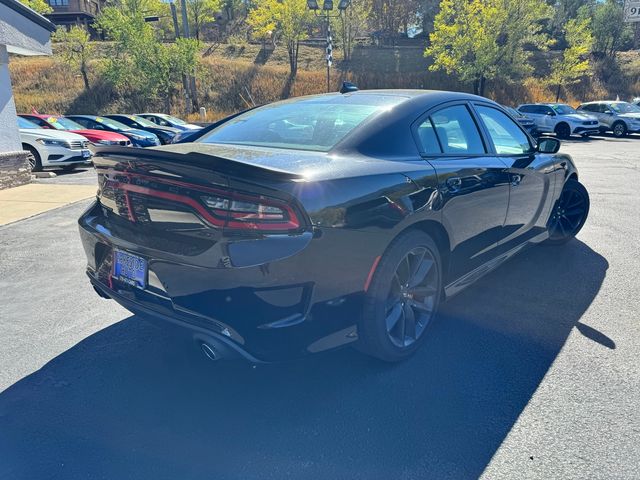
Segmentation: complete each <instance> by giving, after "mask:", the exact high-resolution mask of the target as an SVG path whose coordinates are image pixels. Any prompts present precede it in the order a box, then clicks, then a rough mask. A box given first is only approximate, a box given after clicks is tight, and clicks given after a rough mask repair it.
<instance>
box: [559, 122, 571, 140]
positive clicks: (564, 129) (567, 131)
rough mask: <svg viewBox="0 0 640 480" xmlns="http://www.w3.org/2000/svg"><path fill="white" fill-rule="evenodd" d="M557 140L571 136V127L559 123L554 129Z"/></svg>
mask: <svg viewBox="0 0 640 480" xmlns="http://www.w3.org/2000/svg"><path fill="white" fill-rule="evenodd" d="M555 133H556V135H557V136H558V138H569V137H570V136H571V127H570V126H569V125H568V124H566V123H559V124H558V125H557V126H556V128H555Z"/></svg>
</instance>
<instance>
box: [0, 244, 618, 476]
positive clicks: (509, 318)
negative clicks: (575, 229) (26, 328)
mask: <svg viewBox="0 0 640 480" xmlns="http://www.w3.org/2000/svg"><path fill="white" fill-rule="evenodd" d="M607 268H608V263H607V261H606V260H605V258H603V257H602V256H600V255H599V254H598V253H596V252H594V251H593V250H592V249H591V248H589V247H588V246H587V245H585V244H584V243H582V242H580V241H578V240H574V241H571V242H570V243H568V244H567V245H565V246H563V247H536V248H532V249H529V250H527V251H525V252H524V253H523V254H521V255H520V256H518V257H517V258H515V259H514V260H513V261H511V262H510V263H508V264H506V265H505V266H503V267H501V268H500V269H498V270H497V271H495V272H493V273H492V274H490V275H488V276H487V277H485V278H484V279H482V280H481V281H480V282H479V283H478V284H476V285H474V286H472V287H470V288H469V289H467V290H466V291H465V292H463V293H461V294H460V295H459V296H457V297H455V298H454V299H452V300H450V301H449V302H447V303H446V304H444V305H443V308H442V311H441V314H440V316H439V318H438V320H437V322H436V323H435V324H434V325H433V326H432V331H431V332H430V336H429V338H428V339H427V341H426V342H425V344H424V345H423V347H422V348H421V349H420V350H419V351H418V352H417V354H416V355H415V356H414V357H412V358H411V359H409V360H408V361H406V362H403V363H400V364H396V365H387V364H382V363H380V362H378V361H375V360H372V359H369V358H367V357H364V356H362V355H360V354H358V353H357V352H355V351H354V350H353V349H343V350H340V351H334V352H328V353H326V354H321V355H315V356H310V357H307V358H305V359H302V360H299V361H293V362H288V363H283V364H274V365H257V366H252V365H249V364H247V363H245V362H243V361H226V362H225V361H220V362H217V363H212V362H211V361H209V360H206V359H205V358H204V356H203V355H202V354H201V353H200V352H199V351H198V349H196V348H194V346H193V343H192V341H191V339H190V337H189V336H188V335H187V334H185V333H184V332H183V331H182V330H180V329H177V328H176V327H171V326H169V325H163V324H157V323H150V322H147V321H145V320H144V319H141V318H139V317H129V318H127V319H124V320H123V321H121V322H119V323H117V324H115V325H113V326H110V327H108V328H106V329H104V330H102V331H100V332H97V333H95V334H94V335H92V336H90V337H88V338H86V339H85V340H83V341H82V342H80V343H79V344H77V345H76V346H74V347H73V348H71V349H69V350H67V351H66V352H64V353H62V354H61V355H59V356H58V357H56V358H55V359H53V360H51V361H50V362H49V363H47V364H46V365H45V366H44V367H43V368H42V369H41V370H39V371H37V372H35V373H33V374H31V375H29V376H27V377H25V378H24V379H22V380H20V381H19V382H17V383H15V384H14V385H12V386H11V387H9V388H8V389H7V390H5V391H4V392H2V393H1V394H0V452H2V453H1V455H0V456H1V457H2V460H1V461H0V478H12V479H35V478H64V479H76V478H108V479H116V478H121V479H123V478H127V479H138V478H140V479H154V480H156V479H204V478H206V479H212V478H216V479H227V478H242V479H252V478H260V479H269V478H273V479H282V478H305V479H310V478H320V479H329V478H350V479H359V478H362V479H378V478H380V479H390V478H438V479H444V478H456V479H460V478H477V477H478V476H479V475H480V474H481V473H482V472H483V470H484V469H485V468H486V466H487V464H488V463H489V461H490V460H491V458H492V456H493V455H494V453H495V452H496V450H497V449H498V447H499V446H500V444H501V443H502V441H503V440H504V438H505V436H506V435H507V434H508V433H509V431H510V429H511V428H512V426H513V425H514V423H515V422H516V420H517V419H518V416H519V415H520V414H521V412H522V411H523V409H524V408H525V407H526V405H527V403H528V402H529V400H530V398H531V396H532V395H533V393H534V392H535V390H536V388H537V387H538V385H539V384H540V382H541V380H542V378H543V377H544V375H545V374H546V372H547V371H548V369H549V367H550V366H551V364H552V363H553V361H554V360H555V358H556V356H557V355H558V352H559V351H560V349H561V348H562V346H563V345H564V343H565V341H566V339H567V337H568V335H569V334H570V333H571V331H572V329H573V327H574V326H577V325H578V326H579V328H580V332H581V333H582V334H583V335H584V336H582V335H580V337H579V339H576V341H582V340H584V341H589V342H590V341H595V342H598V343H600V344H602V348H615V343H614V341H613V340H612V339H609V338H607V337H605V336H604V335H603V334H601V333H599V332H597V331H596V330H594V329H593V328H591V327H588V326H586V325H582V324H579V323H578V322H579V320H580V318H581V316H582V315H583V313H584V312H585V310H586V309H587V308H588V307H589V305H590V304H591V302H592V301H593V299H594V297H595V296H596V295H597V293H598V291H599V289H600V286H601V284H602V282H603V279H604V277H605V275H606V271H607ZM96 301H103V300H99V299H97V298H96ZM530 454H532V453H530V452H522V455H523V456H525V458H528V457H529V455H530Z"/></svg>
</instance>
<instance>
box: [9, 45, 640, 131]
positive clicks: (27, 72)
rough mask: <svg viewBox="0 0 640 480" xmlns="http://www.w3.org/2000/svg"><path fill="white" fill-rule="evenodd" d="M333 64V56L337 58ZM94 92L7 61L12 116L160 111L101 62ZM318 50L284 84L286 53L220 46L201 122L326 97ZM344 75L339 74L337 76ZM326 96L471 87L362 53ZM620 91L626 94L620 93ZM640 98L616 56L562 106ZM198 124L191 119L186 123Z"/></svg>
mask: <svg viewBox="0 0 640 480" xmlns="http://www.w3.org/2000/svg"><path fill="white" fill-rule="evenodd" d="M338 56H339V53H338ZM551 56H552V55H551V54H549V53H547V54H544V55H540V56H539V58H538V57H536V61H535V62H534V66H535V67H536V70H537V73H536V74H537V75H538V76H543V75H544V71H545V69H547V68H548V61H549V59H550V58H551ZM91 67H92V68H91V70H92V72H91V79H92V82H93V88H92V89H91V91H89V92H86V91H84V89H83V85H82V80H81V78H80V77H79V75H77V74H76V73H75V72H73V71H71V69H70V68H69V67H68V66H66V65H64V64H62V63H60V62H59V61H58V60H56V58H55V57H54V58H34V57H29V58H19V57H12V58H11V62H10V70H11V76H12V81H13V86H14V93H15V99H16V107H17V109H18V111H20V112H25V111H30V110H31V108H32V107H33V108H36V109H37V110H38V111H41V112H48V113H49V112H50V113H107V112H114V111H122V112H131V111H132V110H133V105H135V104H138V105H139V104H140V103H141V101H142V100H145V101H144V102H142V103H144V104H145V105H146V106H147V108H148V109H153V110H162V109H163V105H162V102H160V101H157V102H147V101H146V99H132V98H126V97H123V96H118V95H116V94H115V93H114V91H113V89H112V88H110V86H109V85H108V84H106V83H105V82H104V81H103V80H102V79H101V77H100V75H99V74H98V72H99V68H98V67H99V62H98V61H96V62H94V63H93V64H92V66H91ZM323 67H324V63H323V51H322V49H321V48H315V47H308V46H302V47H301V49H300V62H299V71H298V75H297V76H296V78H295V79H291V78H290V76H289V68H288V59H287V54H286V49H285V48H283V47H278V48H276V49H275V51H273V52H268V54H265V53H264V52H263V51H261V46H260V45H248V44H238V45H220V46H219V47H218V49H216V50H215V51H214V52H213V53H212V54H211V55H209V56H207V57H205V58H203V60H202V68H201V73H200V75H199V79H198V90H199V95H200V99H199V100H200V103H201V104H202V105H203V106H205V107H206V109H207V120H215V119H218V118H220V117H222V116H224V115H227V114H229V113H232V112H236V111H238V110H241V109H244V108H247V106H248V105H251V104H252V103H253V102H255V104H263V103H267V102H271V101H274V100H279V99H282V98H287V97H290V96H299V95H308V94H314V93H322V92H324V91H326V71H325V70H324V68H323ZM341 67H344V68H341ZM331 75H332V77H331V85H332V89H335V90H337V89H338V87H339V85H340V83H341V81H342V80H345V79H348V80H351V81H353V82H355V83H356V84H357V85H358V86H359V87H360V88H363V89H371V88H425V89H435V90H459V91H469V85H465V84H462V83H460V82H459V81H458V80H457V79H456V78H453V77H451V76H448V75H445V74H443V73H441V72H430V71H428V60H427V59H425V58H424V57H423V56H422V48H420V47H415V48H414V47H409V48H399V49H391V48H382V49H378V48H372V47H367V48H361V49H358V50H356V52H355V53H354V56H353V61H352V62H351V64H350V65H348V66H346V65H340V62H337V63H336V68H333V69H332V71H331ZM623 86H625V87H626V88H623ZM485 94H486V95H487V96H488V97H490V98H494V99H495V100H497V101H499V102H501V103H505V104H518V103H521V102H529V101H551V100H555V89H553V88H550V87H548V86H545V85H544V84H543V83H542V82H541V81H540V80H537V79H533V78H532V79H529V80H527V81H524V82H512V83H495V82H490V83H489V84H488V86H487V92H486V93H485ZM638 94H640V57H639V56H638V54H637V53H635V52H628V53H624V54H621V55H620V58H619V61H618V63H617V64H614V65H613V66H612V65H611V64H604V65H598V66H597V67H596V68H594V75H593V76H592V77H590V78H585V79H584V80H583V81H582V82H580V83H579V84H576V85H573V86H571V88H569V89H568V91H565V90H564V89H563V91H562V100H563V101H566V102H567V103H571V104H577V103H579V102H580V101H582V100H586V99H591V98H605V97H612V98H615V96H616V95H620V97H621V98H628V97H631V96H634V95H638ZM172 105H173V106H174V107H173V110H174V112H173V113H178V114H181V113H183V112H184V108H183V107H184V105H183V101H182V99H181V97H180V96H176V98H174V99H172ZM190 119H192V120H198V119H199V116H198V115H197V114H194V115H192V116H191V117H190Z"/></svg>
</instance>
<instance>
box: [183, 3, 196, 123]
mask: <svg viewBox="0 0 640 480" xmlns="http://www.w3.org/2000/svg"><path fill="white" fill-rule="evenodd" d="M180 9H181V11H182V31H183V32H184V38H191V33H190V32H189V17H188V14H187V0H180ZM188 83H189V92H190V93H191V103H192V108H193V111H197V110H198V108H199V106H198V92H197V90H196V77H194V76H193V75H189V76H188Z"/></svg>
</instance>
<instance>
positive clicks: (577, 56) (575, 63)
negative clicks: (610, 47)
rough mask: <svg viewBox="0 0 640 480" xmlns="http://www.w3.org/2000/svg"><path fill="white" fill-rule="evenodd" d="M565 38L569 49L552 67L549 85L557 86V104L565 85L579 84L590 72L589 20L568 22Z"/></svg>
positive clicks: (591, 42)
mask: <svg viewBox="0 0 640 480" xmlns="http://www.w3.org/2000/svg"><path fill="white" fill-rule="evenodd" d="M564 37H565V39H566V42H567V48H566V49H565V50H564V51H563V52H562V58H560V59H558V60H555V61H554V62H553V64H552V66H551V75H550V76H549V79H548V83H549V84H550V85H556V86H557V89H556V102H557V101H559V100H560V91H561V89H562V86H563V85H571V84H573V83H577V82H578V81H579V80H580V78H581V77H582V76H583V75H585V74H586V73H587V72H588V71H589V54H590V53H591V46H592V45H593V36H592V35H591V30H590V29H589V21H588V20H587V19H582V20H578V19H573V20H569V21H568V22H567V25H566V28H565V31H564Z"/></svg>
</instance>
